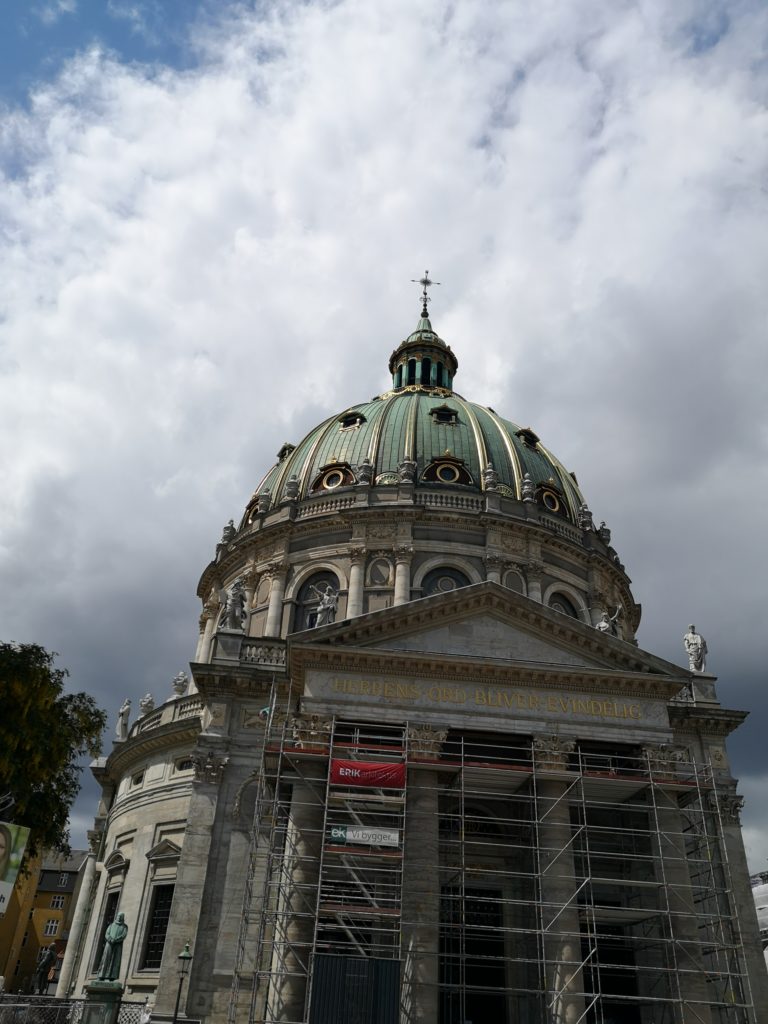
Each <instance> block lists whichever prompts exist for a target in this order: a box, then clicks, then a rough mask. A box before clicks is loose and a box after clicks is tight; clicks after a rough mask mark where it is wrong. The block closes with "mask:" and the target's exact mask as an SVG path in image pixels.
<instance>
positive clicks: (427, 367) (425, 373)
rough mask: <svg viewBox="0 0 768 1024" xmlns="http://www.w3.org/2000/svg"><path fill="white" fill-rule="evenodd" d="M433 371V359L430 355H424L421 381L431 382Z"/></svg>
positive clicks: (423, 382)
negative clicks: (430, 376)
mask: <svg viewBox="0 0 768 1024" xmlns="http://www.w3.org/2000/svg"><path fill="white" fill-rule="evenodd" d="M431 372H432V360H431V359H430V358H429V356H424V358H423V359H422V360H421V383H422V384H429V375H430V373H431Z"/></svg>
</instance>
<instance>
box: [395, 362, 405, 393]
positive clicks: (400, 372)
mask: <svg viewBox="0 0 768 1024" xmlns="http://www.w3.org/2000/svg"><path fill="white" fill-rule="evenodd" d="M402 386H403V364H402V363H400V365H399V366H398V368H397V373H396V374H395V387H396V388H401V387H402Z"/></svg>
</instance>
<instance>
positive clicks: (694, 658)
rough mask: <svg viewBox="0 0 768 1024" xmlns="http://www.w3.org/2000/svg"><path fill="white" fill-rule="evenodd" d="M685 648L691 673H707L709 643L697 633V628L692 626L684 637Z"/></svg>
mask: <svg viewBox="0 0 768 1024" xmlns="http://www.w3.org/2000/svg"><path fill="white" fill-rule="evenodd" d="M683 646H684V647H685V653H686V654H687V655H688V667H689V669H690V670H691V672H705V671H706V669H707V641H706V640H705V639H704V637H703V636H702V635H701V634H700V633H697V632H696V627H695V626H693V625H691V626H689V627H688V632H687V633H686V634H685V636H684V637H683Z"/></svg>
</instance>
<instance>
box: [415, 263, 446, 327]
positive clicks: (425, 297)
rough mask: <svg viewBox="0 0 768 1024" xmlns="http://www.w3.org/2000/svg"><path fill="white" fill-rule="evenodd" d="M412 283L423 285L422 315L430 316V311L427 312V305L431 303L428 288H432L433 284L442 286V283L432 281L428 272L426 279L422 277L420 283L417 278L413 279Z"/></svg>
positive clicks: (425, 275)
mask: <svg viewBox="0 0 768 1024" xmlns="http://www.w3.org/2000/svg"><path fill="white" fill-rule="evenodd" d="M411 281H412V283H413V284H420V285H421V288H422V292H421V315H422V316H429V311H428V310H427V303H428V302H429V301H430V298H429V295H427V288H431V287H432V285H433V284H440V282H439V281H432V280H430V277H429V271H428V270H425V271H424V277H420V278H419V279H418V281H417V280H416V278H415V277H412V278H411Z"/></svg>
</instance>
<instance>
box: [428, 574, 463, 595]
mask: <svg viewBox="0 0 768 1024" xmlns="http://www.w3.org/2000/svg"><path fill="white" fill-rule="evenodd" d="M468 586H469V580H468V579H467V577H466V576H465V575H464V573H463V572H459V571H458V569H433V570H432V571H431V572H428V573H427V575H426V576H425V577H424V582H423V583H422V584H421V593H422V595H423V596H424V597H429V596H430V595H431V594H446V593H448V592H449V591H451V590H457V589H458V588H459V587H468Z"/></svg>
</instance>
